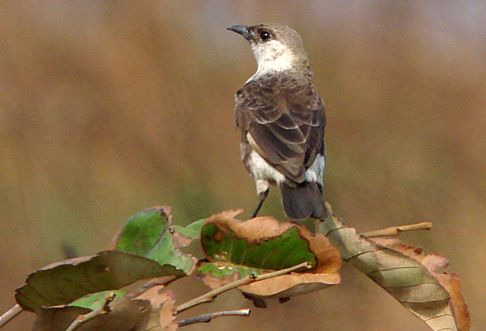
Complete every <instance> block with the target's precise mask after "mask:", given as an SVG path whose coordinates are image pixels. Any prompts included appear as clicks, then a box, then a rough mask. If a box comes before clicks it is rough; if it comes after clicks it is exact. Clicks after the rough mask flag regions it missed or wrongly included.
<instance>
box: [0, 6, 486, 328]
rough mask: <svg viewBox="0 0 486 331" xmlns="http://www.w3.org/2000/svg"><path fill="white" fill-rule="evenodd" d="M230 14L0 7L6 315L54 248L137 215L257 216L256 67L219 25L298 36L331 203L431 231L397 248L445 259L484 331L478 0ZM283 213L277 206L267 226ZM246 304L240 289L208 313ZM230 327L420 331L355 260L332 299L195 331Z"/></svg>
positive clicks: (482, 19) (353, 217) (0, 245)
mask: <svg viewBox="0 0 486 331" xmlns="http://www.w3.org/2000/svg"><path fill="white" fill-rule="evenodd" d="M239 3H240V4H236V2H231V3H230V2H226V1H170V2H169V1H143V2H141V1H140V2H135V1H132V2H119V1H117V2H115V1H37V0H31V1H17V0H15V1H14V0H12V1H1V2H0V211H1V218H0V231H1V232H0V233H1V234H2V235H1V240H0V268H1V272H0V284H1V288H2V291H1V296H0V310H1V311H4V310H6V309H7V308H8V307H10V306H11V305H12V304H13V303H14V301H13V290H14V289H15V287H16V286H18V285H20V284H21V283H22V282H23V280H24V277H25V275H26V274H27V273H28V272H29V271H31V270H33V269H35V268H38V267H40V266H43V265H45V264H47V263H50V262H52V261H55V260H58V259H61V258H63V249H62V247H65V248H67V249H69V250H74V251H75V252H77V254H90V253H93V252H95V251H97V250H100V249H102V248H103V247H104V246H105V245H106V243H108V242H109V240H110V238H111V235H112V234H113V233H114V232H115V230H116V229H117V228H118V226H119V225H120V224H121V223H122V222H123V221H124V220H125V219H126V218H127V217H128V216H130V215H131V214H133V213H135V212H137V211H139V210H141V209H143V208H145V207H149V206H152V205H157V204H169V205H172V206H173V208H174V213H175V219H176V222H179V223H187V222H190V221H192V220H195V219H198V218H200V217H203V216H207V215H209V214H211V213H214V212H216V211H219V210H222V209H229V208H235V207H244V208H246V209H250V208H253V206H254V204H255V201H256V196H255V193H254V187H253V183H252V181H251V179H250V177H249V176H248V175H247V173H246V172H245V170H244V169H243V167H242V165H241V164H240V160H239V148H238V141H239V137H238V132H237V131H236V130H235V129H234V128H233V93H234V91H235V90H236V89H237V88H239V86H240V85H241V84H242V83H243V82H244V81H245V80H246V79H247V78H248V77H249V76H250V75H251V74H252V73H253V72H254V70H255V63H254V60H253V58H252V56H251V53H250V50H249V47H248V46H247V45H246V44H245V42H244V40H242V38H239V37H238V36H237V35H235V34H232V33H230V32H227V31H225V27H227V26H228V25H231V24H236V23H240V24H242V23H243V24H244V23H259V22H262V21H274V22H281V23H287V24H289V25H291V26H293V27H294V28H296V29H297V30H298V31H299V32H300V33H301V35H302V36H303V38H304V40H305V42H306V45H307V50H308V52H309V54H310V59H311V63H312V65H313V68H314V71H315V73H316V75H315V83H316V85H317V86H318V89H319V91H320V93H321V95H322V96H323V98H324V99H325V101H326V104H327V114H328V118H329V126H328V131H327V148H328V163H327V173H326V183H327V186H326V195H327V198H328V199H329V200H330V201H331V203H332V204H333V206H334V209H335V210H336V211H337V212H338V213H339V214H340V215H342V216H343V217H345V219H346V220H347V222H348V224H349V225H352V226H355V227H357V228H358V229H359V230H362V231H364V230H372V229H377V228H382V227H386V226H391V225H397V224H405V223H412V222H416V221H422V220H432V221H434V229H433V231H432V232H427V233H413V234H406V235H403V237H402V238H403V239H405V240H407V241H409V242H412V243H415V244H419V245H422V246H423V247H424V248H425V249H426V251H428V252H437V253H440V254H443V255H446V256H447V257H449V260H450V262H451V270H454V271H457V272H459V273H460V275H461V278H462V280H463V285H464V292H465V296H466V299H467V302H468V303H469V306H470V310H471V313H472V318H473V330H481V329H484V328H485V327H486V315H485V314H484V312H485V311H486V300H485V298H486V291H485V285H484V284H485V283H484V279H485V276H484V274H485V271H486V270H485V259H484V251H485V250H486V240H485V235H486V233H485V226H484V222H485V220H484V215H485V213H486V204H485V195H486V180H485V175H486V171H485V169H486V143H485V139H486V129H485V128H486V61H485V59H486V3H485V2H482V1H476V2H473V1H469V2H466V1H464V2H463V1H461V2H455V1H439V0H437V1H427V2H422V1H416V2H413V1H346V2H344V1H339V0H336V1H305V2H303V1H278V2H272V1H244V2H239ZM280 210H281V207H280V202H279V198H278V194H276V193H275V192H274V193H273V194H272V195H271V197H270V201H269V202H268V204H267V205H266V206H265V207H264V209H263V214H273V215H275V216H277V217H281V211H280ZM481 279H482V281H481ZM191 284H194V285H191ZM178 288H179V289H180V290H181V293H182V294H181V295H180V297H181V298H189V297H192V296H195V295H196V294H198V293H202V291H204V288H203V287H202V286H200V285H197V283H196V282H184V283H183V284H181V285H179V286H178ZM247 305H248V302H247V301H245V300H244V299H243V298H242V297H241V296H240V295H239V294H238V293H236V292H235V293H229V294H227V295H225V296H223V297H222V298H220V299H219V300H218V301H217V303H216V304H214V305H213V306H205V307H202V308H200V309H198V310H197V311H199V312H202V311H208V310H211V311H214V310H216V309H218V308H231V309H235V308H239V307H244V306H247ZM197 311H196V310H194V311H192V312H191V313H190V314H188V315H191V314H195V313H196V312H197ZM32 320H33V319H32V315H31V314H27V313H26V314H24V315H22V316H21V317H20V318H19V319H18V320H16V321H14V322H12V323H11V324H10V325H9V326H8V327H7V328H6V329H7V330H26V329H30V326H31V323H32ZM229 327H231V328H232V329H234V330H295V329H299V330H324V329H326V330H348V331H358V330H396V331H400V330H403V331H405V330H407V331H408V330H427V328H426V327H425V326H424V325H422V323H421V322H420V321H418V320H417V319H415V317H413V316H412V315H411V314H409V313H408V312H407V311H405V310H404V309H403V308H401V306H400V305H399V304H398V303H397V302H395V301H394V300H393V299H392V298H391V297H389V296H388V295H387V294H386V293H385V292H384V291H382V290H381V289H379V288H377V287H376V286H375V285H374V284H373V283H372V282H371V281H370V280H368V279H367V278H366V277H365V276H363V275H361V274H360V273H358V272H356V271H355V270H353V269H352V268H351V267H349V266H346V267H345V268H344V270H343V283H342V285H341V286H339V287H335V288H332V289H328V290H325V291H322V292H318V293H313V294H311V295H308V296H303V297H298V298H295V299H292V300H291V301H290V302H288V303H286V304H284V305H280V304H278V303H271V304H270V308H269V309H267V310H258V309H255V310H254V312H253V315H252V317H250V318H248V319H241V318H240V319H238V318H225V319H219V320H216V321H214V322H212V323H211V324H205V325H199V326H197V327H193V328H192V330H210V329H214V330H227V329H228V328H229ZM187 330H191V328H187Z"/></svg>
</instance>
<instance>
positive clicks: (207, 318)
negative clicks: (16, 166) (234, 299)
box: [177, 308, 251, 326]
mask: <svg viewBox="0 0 486 331" xmlns="http://www.w3.org/2000/svg"><path fill="white" fill-rule="evenodd" d="M250 313H251V310H250V309H248V308H245V309H238V310H225V311H218V312H215V313H207V314H202V315H199V316H195V317H191V318H188V319H185V320H180V321H178V322H177V325H178V326H186V325H191V324H196V323H209V322H211V320H212V319H213V318H216V317H223V316H250Z"/></svg>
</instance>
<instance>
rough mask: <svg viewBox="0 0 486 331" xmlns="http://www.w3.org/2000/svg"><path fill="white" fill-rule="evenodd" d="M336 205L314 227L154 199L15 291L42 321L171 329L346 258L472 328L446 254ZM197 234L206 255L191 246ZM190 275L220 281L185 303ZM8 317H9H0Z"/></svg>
mask: <svg viewBox="0 0 486 331" xmlns="http://www.w3.org/2000/svg"><path fill="white" fill-rule="evenodd" d="M327 208H328V209H329V210H330V211H331V212H330V213H329V214H330V215H329V217H328V219H326V221H325V222H322V223H321V225H320V228H319V232H318V233H316V234H311V233H310V232H309V231H308V230H307V228H305V227H304V226H301V225H299V224H295V223H291V222H281V221H277V220H275V219H273V218H272V217H257V218H253V219H250V220H247V221H241V220H239V219H237V216H238V215H239V214H241V212H242V210H229V211H225V212H221V213H219V214H215V215H213V216H210V217H208V218H206V219H201V220H198V221H196V222H194V223H191V224H190V225H188V226H185V227H183V226H180V225H174V224H173V220H172V216H171V212H170V208H169V207H153V208H150V209H147V210H144V211H142V212H140V213H137V214H136V215H134V216H132V217H131V218H130V219H129V220H128V221H127V222H126V224H125V225H124V226H123V227H122V228H121V229H120V231H119V232H118V233H117V234H116V236H115V238H114V239H113V241H112V243H111V244H110V245H109V249H107V250H104V251H101V252H98V253H97V254H95V255H91V256H84V257H78V258H73V259H68V260H64V261H60V262H57V263H54V264H51V265H48V266H46V267H44V268H42V269H39V270H36V271H34V272H33V273H31V274H30V275H29V276H28V277H27V280H26V282H25V284H24V285H22V286H20V287H19V288H18V289H17V290H16V292H15V299H16V301H17V304H18V305H19V306H20V307H21V308H22V309H23V310H26V311H30V312H34V313H35V314H36V322H35V325H34V330H37V331H40V330H50V331H57V330H68V331H72V330H83V331H86V330H122V331H123V330H149V329H150V330H164V331H168V330H176V329H177V328H179V327H183V326H185V325H190V324H193V323H200V322H208V321H210V320H211V319H213V318H216V317H222V316H234V315H236V316H248V315H249V314H250V310H249V309H239V310H231V311H224V312H217V313H209V314H204V315H201V316H196V317H193V318H190V319H186V320H181V319H179V318H178V313H180V312H181V311H184V310H187V309H190V308H192V307H194V306H196V305H199V304H202V303H206V302H210V301H212V300H214V299H215V298H216V297H217V296H218V295H219V294H221V293H223V292H224V291H228V290H231V289H234V288H238V289H239V290H240V291H241V292H242V294H243V295H244V296H245V297H246V298H248V299H250V300H251V301H252V302H253V303H254V305H255V306H257V307H265V306H266V301H267V300H269V299H274V298H277V299H279V300H280V301H281V302H285V301H287V300H288V299H289V298H290V297H293V296H296V295H302V294H305V293H309V292H313V291H317V290H322V289H324V288H326V287H328V286H332V285H337V284H339V283H340V281H341V278H340V269H341V263H342V261H345V262H349V263H351V264H352V265H353V266H354V267H356V268H357V269H358V270H360V271H362V272H363V273H364V274H366V275H367V276H368V277H369V278H370V279H372V280H373V281H374V282H375V283H376V284H377V285H379V286H380V287H382V288H384V289H385V290H386V291H387V292H388V293H390V294H391V295H392V296H393V297H394V298H396V299H397V300H398V301H399V302H400V303H401V304H402V305H403V306H404V307H405V308H406V309H408V310H409V311H410V312H412V313H413V314H415V315H416V316H417V317H419V318H420V319H422V320H423V321H424V322H425V323H426V324H427V325H428V326H429V327H430V328H431V329H432V330H460V331H466V330H469V328H470V318H469V313H468V310H467V306H466V304H465V302H464V299H463V297H462V293H461V286H460V280H459V278H458V276H457V275H456V274H449V273H446V272H441V270H442V269H444V268H445V267H447V264H448V262H447V260H446V259H445V258H444V257H441V256H438V255H426V254H424V253H423V252H422V250H421V249H419V248H416V247H413V246H410V245H407V244H404V243H402V242H400V241H399V240H397V239H383V238H375V237H373V238H367V237H366V236H363V235H361V234H359V233H357V231H356V230H355V229H353V228H351V227H347V226H345V225H344V223H343V222H342V220H341V219H339V218H338V217H337V216H336V215H335V214H334V213H333V212H332V209H331V206H329V205H328V206H327ZM386 233H388V232H386ZM386 233H385V234H386ZM377 234H378V235H379V232H378V233H377ZM374 235H375V234H373V236H374ZM369 236H370V235H369ZM369 236H368V237H369ZM197 240H199V242H200V247H201V252H202V255H203V258H201V259H198V258H196V257H195V256H193V255H191V254H188V253H186V252H184V247H186V246H189V245H190V244H191V243H193V242H195V241H197ZM183 277H197V278H198V279H201V280H202V281H203V282H204V283H205V284H206V285H207V286H208V287H209V288H210V289H211V290H210V291H209V292H208V293H205V294H203V295H201V296H199V297H196V298H193V299H191V300H190V301H188V302H185V303H178V302H177V299H176V293H174V292H173V291H172V290H171V289H170V283H172V282H174V281H177V280H178V279H180V278H183ZM176 303H177V304H176ZM4 320H5V322H2V318H1V317H0V327H1V326H2V325H4V323H6V322H8V319H7V318H4Z"/></svg>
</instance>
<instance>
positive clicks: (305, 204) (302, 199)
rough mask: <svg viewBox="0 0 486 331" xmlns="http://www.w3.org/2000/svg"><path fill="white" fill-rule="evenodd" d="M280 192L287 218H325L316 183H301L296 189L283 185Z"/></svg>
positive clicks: (320, 193)
mask: <svg viewBox="0 0 486 331" xmlns="http://www.w3.org/2000/svg"><path fill="white" fill-rule="evenodd" d="M280 190H281V192H282V202H283V206H284V210H285V214H287V216H288V217H289V218H307V217H312V218H317V219H320V220H324V219H325V218H326V215H327V212H326V207H325V206H324V202H323V199H322V192H321V190H320V189H319V186H318V185H317V183H311V182H303V183H300V184H297V186H296V187H291V186H290V185H287V184H286V183H283V184H282V185H281V186H280Z"/></svg>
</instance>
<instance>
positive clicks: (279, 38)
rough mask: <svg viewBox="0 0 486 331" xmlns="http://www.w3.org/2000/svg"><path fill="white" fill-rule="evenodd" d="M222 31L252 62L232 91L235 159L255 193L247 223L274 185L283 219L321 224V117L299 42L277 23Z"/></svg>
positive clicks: (321, 106)
mask: <svg viewBox="0 0 486 331" xmlns="http://www.w3.org/2000/svg"><path fill="white" fill-rule="evenodd" d="M227 29H228V30H230V31H232V32H236V33H237V34H239V35H241V36H242V37H243V38H245V39H246V40H247V41H248V42H249V44H250V46H251V49H252V51H253V55H254V56H255V59H256V61H257V70H256V72H255V74H254V75H252V76H251V77H250V78H249V79H248V80H247V81H246V82H245V83H244V85H243V86H242V87H241V88H240V89H239V90H238V91H237V92H236V95H235V103H236V105H235V108H234V112H235V124H236V127H237V128H239V129H240V131H241V143H240V151H241V159H242V161H243V164H244V165H245V167H246V169H247V170H248V171H249V172H250V174H251V176H252V177H253V179H254V181H255V185H256V191H257V194H258V203H257V206H256V208H255V209H254V211H253V213H252V218H254V217H256V216H257V215H258V212H259V211H260V208H261V207H262V205H263V202H264V201H265V199H266V198H267V196H268V193H269V191H270V186H277V187H279V188H280V192H281V197H282V203H283V208H284V212H285V214H286V215H287V217H288V218H290V219H304V218H313V219H315V220H316V222H319V221H323V220H324V219H325V217H326V215H327V211H326V208H325V205H324V200H323V193H322V192H323V185H324V183H323V174H324V168H325V144H324V131H325V127H326V115H325V110H324V102H323V101H322V99H321V97H320V96H319V94H318V93H317V91H316V88H315V86H314V84H313V83H312V76H313V73H312V70H311V67H310V64H309V59H308V56H307V53H306V51H305V49H304V43H303V40H302V38H301V37H300V35H299V34H298V33H297V32H296V31H295V30H294V29H292V28H291V27H289V26H286V25H283V24H277V23H261V24H256V25H232V26H230V27H228V28H227ZM316 226H317V225H316Z"/></svg>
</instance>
